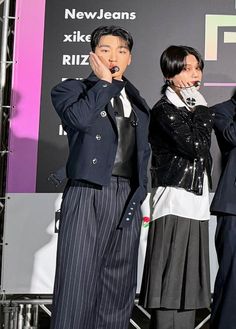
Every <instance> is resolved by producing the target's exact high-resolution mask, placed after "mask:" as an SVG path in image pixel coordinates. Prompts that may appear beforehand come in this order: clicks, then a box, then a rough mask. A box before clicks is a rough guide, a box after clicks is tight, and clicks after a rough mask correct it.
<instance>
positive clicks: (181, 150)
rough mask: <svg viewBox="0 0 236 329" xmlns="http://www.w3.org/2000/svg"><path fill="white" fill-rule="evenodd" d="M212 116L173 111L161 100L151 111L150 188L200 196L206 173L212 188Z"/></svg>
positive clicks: (203, 109) (208, 111) (200, 108)
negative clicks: (178, 190) (177, 189)
mask: <svg viewBox="0 0 236 329" xmlns="http://www.w3.org/2000/svg"><path fill="white" fill-rule="evenodd" d="M213 116H214V114H213V112H212V110H211V109H209V108H208V107H205V106H200V105H199V106H196V108H195V111H194V112H190V111H188V110H187V109H186V108H185V107H178V108H177V107H176V106H175V105H173V104H172V103H171V102H170V101H169V100H168V99H167V97H166V96H163V97H162V98H161V100H159V101H158V102H157V103H156V105H154V107H153V109H152V111H151V122H150V133H149V140H150V143H151V147H152V164H151V177H152V187H158V186H174V187H182V188H184V189H185V190H187V191H190V192H193V193H195V194H198V195H201V194H202V191H203V177H204V171H205V170H206V172H207V175H208V178H209V185H210V186H211V164H212V160H211V155H210V145H211V132H212V126H213Z"/></svg>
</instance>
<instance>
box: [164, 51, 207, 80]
mask: <svg viewBox="0 0 236 329" xmlns="http://www.w3.org/2000/svg"><path fill="white" fill-rule="evenodd" d="M188 55H193V56H195V57H196V59H197V61H198V63H199V68H200V70H201V71H203V68H204V62H203V59H202V56H201V55H200V53H199V52H198V51H197V50H196V49H194V48H192V47H188V46H169V47H168V48H166V49H165V50H164V52H163V53H162V55H161V58H160V65H161V70H162V73H163V76H164V77H165V78H166V79H169V78H173V77H174V76H175V75H176V74H179V73H180V72H181V71H182V70H183V69H184V66H185V64H186V63H185V58H186V56H188Z"/></svg>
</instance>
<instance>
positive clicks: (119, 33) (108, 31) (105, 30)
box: [90, 25, 133, 52]
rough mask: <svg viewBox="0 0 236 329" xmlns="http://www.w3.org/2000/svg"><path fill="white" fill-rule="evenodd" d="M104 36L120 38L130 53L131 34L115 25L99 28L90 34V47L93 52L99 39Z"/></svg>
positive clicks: (131, 44) (131, 45)
mask: <svg viewBox="0 0 236 329" xmlns="http://www.w3.org/2000/svg"><path fill="white" fill-rule="evenodd" d="M104 35H113V36H116V37H120V38H122V39H123V40H124V41H125V42H126V44H127V47H128V49H129V51H130V52H131V50H132V47H133V38H132V36H131V34H130V33H129V31H127V30H126V29H124V28H122V27H120V26H115V25H110V26H99V27H98V28H96V29H95V30H94V31H93V32H92V34H91V42H90V45H91V49H92V51H93V52H94V51H95V48H96V47H97V45H98V44H99V41H100V39H101V37H102V36H104Z"/></svg>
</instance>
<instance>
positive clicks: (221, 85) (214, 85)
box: [203, 82, 236, 87]
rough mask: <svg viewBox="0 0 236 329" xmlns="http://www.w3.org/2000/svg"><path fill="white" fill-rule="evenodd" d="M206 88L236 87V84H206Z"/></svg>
mask: <svg viewBox="0 0 236 329" xmlns="http://www.w3.org/2000/svg"><path fill="white" fill-rule="evenodd" d="M203 85H204V87H236V82H204V84H203Z"/></svg>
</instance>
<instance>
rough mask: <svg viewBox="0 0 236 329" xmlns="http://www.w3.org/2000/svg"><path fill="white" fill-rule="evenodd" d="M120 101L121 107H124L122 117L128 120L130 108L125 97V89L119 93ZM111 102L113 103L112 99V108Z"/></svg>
mask: <svg viewBox="0 0 236 329" xmlns="http://www.w3.org/2000/svg"><path fill="white" fill-rule="evenodd" d="M120 99H121V101H122V103H123V107H124V116H125V117H126V118H128V117H129V116H130V113H131V111H132V108H131V104H130V101H129V100H128V97H127V95H126V92H125V88H123V89H122V90H121V92H120ZM113 101H114V98H112V99H111V104H112V106H113Z"/></svg>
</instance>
